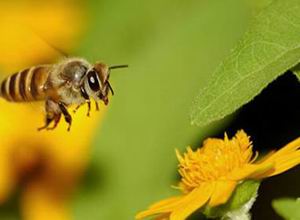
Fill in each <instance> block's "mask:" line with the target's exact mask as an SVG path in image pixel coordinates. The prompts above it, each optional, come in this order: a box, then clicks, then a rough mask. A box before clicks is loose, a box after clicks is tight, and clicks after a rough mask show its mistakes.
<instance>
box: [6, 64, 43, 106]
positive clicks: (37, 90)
mask: <svg viewBox="0 0 300 220" xmlns="http://www.w3.org/2000/svg"><path fill="white" fill-rule="evenodd" d="M48 75H49V66H36V67H32V68H29V69H25V70H22V71H20V72H18V73H15V74H13V75H11V76H9V77H7V78H6V79H5V80H3V81H2V83H1V97H3V98H4V99H6V100H8V101H11V102H29V101H38V100H43V99H45V95H46V94H45V90H44V85H45V83H46V81H47V78H48Z"/></svg>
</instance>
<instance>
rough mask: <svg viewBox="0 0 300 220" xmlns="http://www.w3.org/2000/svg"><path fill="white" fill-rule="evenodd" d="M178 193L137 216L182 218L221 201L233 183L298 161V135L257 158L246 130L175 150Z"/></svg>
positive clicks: (269, 173) (272, 172) (279, 170)
mask: <svg viewBox="0 0 300 220" xmlns="http://www.w3.org/2000/svg"><path fill="white" fill-rule="evenodd" d="M176 154H177V158H178V160H179V173H180V175H181V181H180V183H179V185H178V188H179V189H180V190H181V191H182V193H183V195H182V196H177V197H172V198H169V199H166V200H162V201H160V202H158V203H155V204H154V205H152V206H150V207H149V209H148V210H146V211H143V212H140V213H138V214H137V216H136V218H137V219H142V218H145V217H147V216H150V215H157V214H158V219H171V220H183V219H186V218H187V217H188V216H189V215H191V214H192V213H193V212H195V211H196V210H198V209H199V208H201V207H203V206H204V205H206V204H207V205H208V206H209V207H215V206H218V205H221V204H224V203H226V202H227V201H228V199H229V198H230V196H231V195H232V193H233V191H234V189H235V188H236V186H237V185H238V184H239V183H241V182H242V181H244V180H247V179H255V180H260V179H263V178H266V177H270V176H274V175H277V174H280V173H282V172H284V171H286V170H288V169H290V168H292V167H294V166H296V165H298V164H299V163H300V138H298V139H296V140H294V141H292V142H291V143H289V144H287V145H286V146H285V147H283V148H282V149H280V150H278V151H277V152H271V153H270V154H268V155H267V156H265V157H264V158H262V159H261V160H258V161H257V160H256V158H257V154H256V155H253V152H252V145H251V142H250V139H249V137H248V136H247V134H246V133H245V132H244V131H243V130H241V131H238V132H237V133H236V135H235V137H233V138H232V139H231V140H229V139H228V137H227V135H226V134H225V138H224V140H222V139H216V138H209V139H207V140H206V141H205V142H204V144H203V147H202V148H198V149H197V150H196V151H193V150H192V149H191V148H188V149H187V152H186V153H184V155H181V154H180V153H179V152H178V151H176Z"/></svg>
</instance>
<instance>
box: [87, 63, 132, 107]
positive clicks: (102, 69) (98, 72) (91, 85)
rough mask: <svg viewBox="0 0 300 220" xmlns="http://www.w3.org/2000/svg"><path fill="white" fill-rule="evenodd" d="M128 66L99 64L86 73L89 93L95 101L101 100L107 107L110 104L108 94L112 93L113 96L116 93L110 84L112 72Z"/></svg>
mask: <svg viewBox="0 0 300 220" xmlns="http://www.w3.org/2000/svg"><path fill="white" fill-rule="evenodd" d="M125 67H128V65H116V66H110V67H109V66H107V65H106V64H104V63H100V62H97V63H96V64H95V65H94V66H93V67H92V68H90V69H89V70H88V71H87V73H86V78H87V80H86V84H87V85H86V86H88V89H87V88H86V90H87V93H88V95H89V96H92V97H93V98H94V99H96V100H98V99H101V100H102V101H103V102H104V103H105V105H107V104H108V94H109V91H111V93H112V95H113V94H114V91H113V89H112V87H111V85H110V83H109V76H110V71H111V70H112V69H117V68H125Z"/></svg>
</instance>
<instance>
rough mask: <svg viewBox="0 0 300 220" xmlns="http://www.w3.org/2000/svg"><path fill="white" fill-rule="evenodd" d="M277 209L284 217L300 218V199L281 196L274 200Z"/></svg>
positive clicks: (290, 218)
mask: <svg viewBox="0 0 300 220" xmlns="http://www.w3.org/2000/svg"><path fill="white" fill-rule="evenodd" d="M272 206H273V208H274V209H275V211H276V212H277V213H278V214H279V215H280V216H281V217H283V218H284V219H288V220H298V219H300V199H292V198H281V199H276V200H274V201H273V202H272Z"/></svg>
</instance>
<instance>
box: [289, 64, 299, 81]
mask: <svg viewBox="0 0 300 220" xmlns="http://www.w3.org/2000/svg"><path fill="white" fill-rule="evenodd" d="M291 71H292V72H293V73H294V74H295V75H296V76H297V77H298V80H300V64H298V65H296V66H295V67H293V68H292V69H291Z"/></svg>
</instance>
